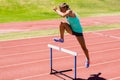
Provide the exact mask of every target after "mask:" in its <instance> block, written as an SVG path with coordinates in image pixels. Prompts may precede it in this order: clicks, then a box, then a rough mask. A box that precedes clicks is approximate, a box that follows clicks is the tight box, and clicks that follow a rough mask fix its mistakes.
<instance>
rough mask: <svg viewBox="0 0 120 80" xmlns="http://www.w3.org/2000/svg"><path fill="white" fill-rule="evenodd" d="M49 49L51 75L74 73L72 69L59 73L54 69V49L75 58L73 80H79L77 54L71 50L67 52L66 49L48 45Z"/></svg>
mask: <svg viewBox="0 0 120 80" xmlns="http://www.w3.org/2000/svg"><path fill="white" fill-rule="evenodd" d="M48 47H49V48H50V74H56V73H62V72H66V71H72V69H69V70H64V71H57V70H54V69H53V61H52V59H53V49H55V50H58V51H61V52H65V53H68V54H71V55H73V56H74V79H73V80H76V79H77V52H73V51H70V50H67V49H64V48H60V47H58V46H54V45H51V44H48ZM53 71H55V72H53Z"/></svg>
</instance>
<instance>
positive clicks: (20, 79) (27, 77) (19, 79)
mask: <svg viewBox="0 0 120 80" xmlns="http://www.w3.org/2000/svg"><path fill="white" fill-rule="evenodd" d="M119 61H120V59H117V60H112V61H107V62H103V63H97V64H93V65H90V67H95V66H100V65H104V64H109V63H114V62H119ZM81 68H85V66H81V67H77V69H81ZM72 69H74V68H72ZM45 75H49V73H44V74H39V75H33V76H26V77H22V78H18V79H15V80H24V79H29V78H34V77H40V76H45Z"/></svg>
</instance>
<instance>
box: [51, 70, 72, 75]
mask: <svg viewBox="0 0 120 80" xmlns="http://www.w3.org/2000/svg"><path fill="white" fill-rule="evenodd" d="M52 71H54V72H52ZM52 71H51V72H50V74H57V73H62V72H68V71H72V69H68V70H62V71H57V70H55V69H52Z"/></svg>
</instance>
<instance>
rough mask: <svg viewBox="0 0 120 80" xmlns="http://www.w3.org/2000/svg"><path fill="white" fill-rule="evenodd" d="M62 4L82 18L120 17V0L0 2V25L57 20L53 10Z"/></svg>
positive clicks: (11, 0)
mask: <svg viewBox="0 0 120 80" xmlns="http://www.w3.org/2000/svg"><path fill="white" fill-rule="evenodd" d="M62 2H67V3H68V4H69V5H70V6H71V8H72V9H73V10H74V11H75V12H77V13H78V15H80V17H88V16H98V15H120V6H119V5H120V0H0V23H3V22H16V21H33V20H46V19H47V20H48V19H57V18H59V16H58V15H57V14H56V13H55V12H53V10H52V9H53V7H54V6H57V5H59V4H60V3H62Z"/></svg>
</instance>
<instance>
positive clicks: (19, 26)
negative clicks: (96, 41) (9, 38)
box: [0, 15, 120, 33]
mask: <svg viewBox="0 0 120 80" xmlns="http://www.w3.org/2000/svg"><path fill="white" fill-rule="evenodd" d="M62 20H63V19H62ZM80 20H81V24H82V25H83V26H95V25H103V24H119V23H120V16H119V15H118V16H101V17H89V18H81V19H80ZM60 21H61V20H44V21H32V22H14V23H3V24H0V33H7V32H18V31H31V30H32V31H33V30H45V29H55V28H58V26H59V25H58V24H60Z"/></svg>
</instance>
